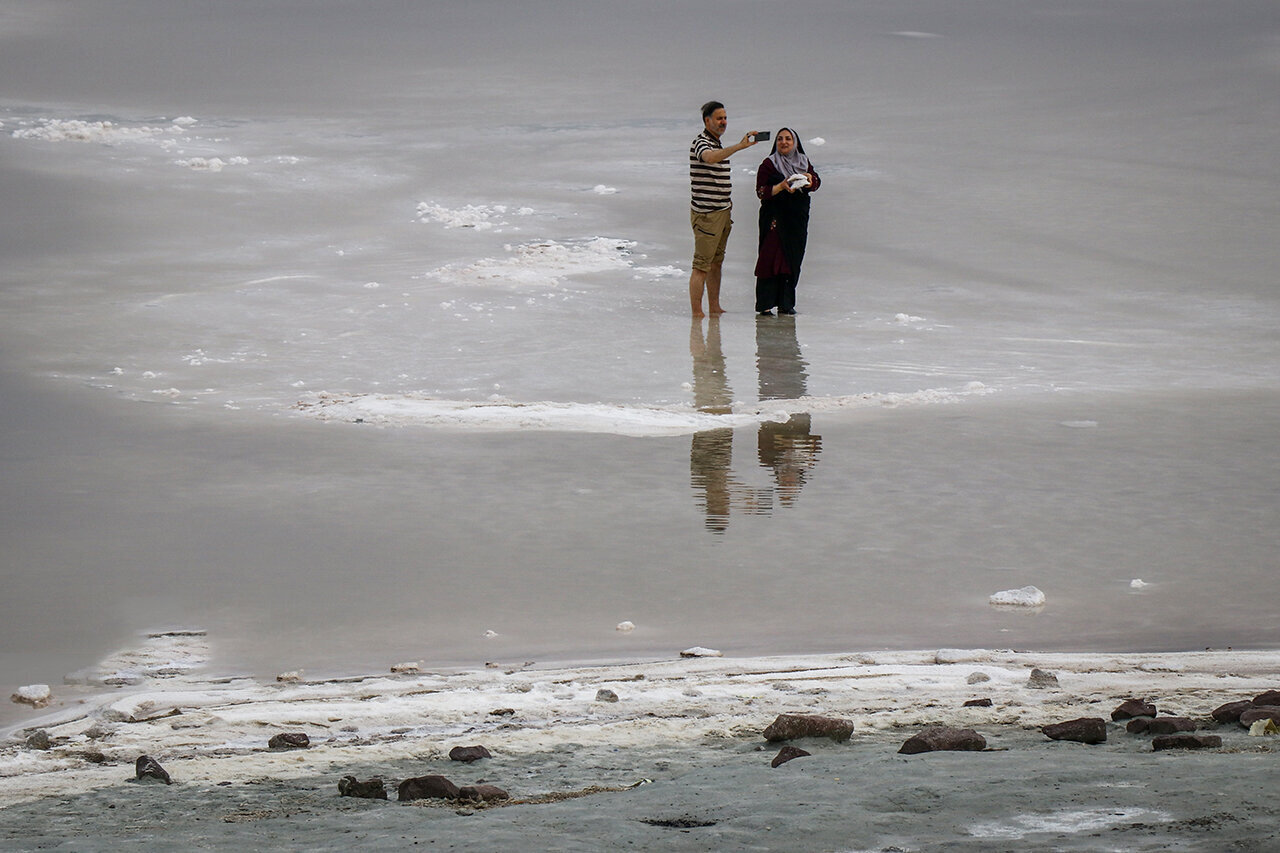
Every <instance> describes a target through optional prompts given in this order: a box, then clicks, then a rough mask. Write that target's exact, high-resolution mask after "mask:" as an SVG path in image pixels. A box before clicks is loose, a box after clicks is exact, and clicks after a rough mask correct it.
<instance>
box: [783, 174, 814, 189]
mask: <svg viewBox="0 0 1280 853" xmlns="http://www.w3.org/2000/svg"><path fill="white" fill-rule="evenodd" d="M787 183H788V184H790V185H791V188H792V189H796V190H802V189H804V188H805V187H807V186H809V176H808V175H806V174H805V173H804V172H797V173H795V174H794V175H792V176H791V177H789V178H787Z"/></svg>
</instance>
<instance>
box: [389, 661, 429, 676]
mask: <svg viewBox="0 0 1280 853" xmlns="http://www.w3.org/2000/svg"><path fill="white" fill-rule="evenodd" d="M391 672H392V673H394V674H396V675H417V674H418V673H420V672H422V661H420V660H409V661H405V662H404V663H397V664H392V665H391Z"/></svg>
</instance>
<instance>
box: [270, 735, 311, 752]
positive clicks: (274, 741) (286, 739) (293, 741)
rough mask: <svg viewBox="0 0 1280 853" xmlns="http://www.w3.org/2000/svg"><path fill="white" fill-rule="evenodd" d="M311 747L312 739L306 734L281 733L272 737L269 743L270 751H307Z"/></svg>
mask: <svg viewBox="0 0 1280 853" xmlns="http://www.w3.org/2000/svg"><path fill="white" fill-rule="evenodd" d="M309 746H311V738H309V737H307V734H306V732H281V733H280V734H278V735H272V736H271V740H269V741H267V748H268V749H306V748H308V747H309Z"/></svg>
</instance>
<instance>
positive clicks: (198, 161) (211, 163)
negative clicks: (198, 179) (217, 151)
mask: <svg viewBox="0 0 1280 853" xmlns="http://www.w3.org/2000/svg"><path fill="white" fill-rule="evenodd" d="M175 162H176V163H177V164H178V165H179V166H185V167H186V168H188V169H191V170H192V171H195V172H221V171H222V169H223V167H224V166H226V165H227V164H226V163H225V162H223V161H222V159H221V158H218V157H214V158H212V159H210V158H206V157H192V158H191V159H190V160H177V161H175Z"/></svg>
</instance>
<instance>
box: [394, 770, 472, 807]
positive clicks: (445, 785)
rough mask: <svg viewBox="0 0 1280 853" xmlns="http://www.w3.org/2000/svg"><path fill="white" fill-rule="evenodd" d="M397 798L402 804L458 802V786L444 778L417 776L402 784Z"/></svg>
mask: <svg viewBox="0 0 1280 853" xmlns="http://www.w3.org/2000/svg"><path fill="white" fill-rule="evenodd" d="M396 797H397V798H398V799H399V801H400V802H402V803H404V802H409V801H410V800H456V799H458V786H457V785H455V784H453V783H452V782H450V781H449V780H448V779H446V778H444V777H443V776H415V777H414V778H412V779H405V780H404V781H403V782H401V783H400V787H399V788H397V789H396Z"/></svg>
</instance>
